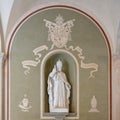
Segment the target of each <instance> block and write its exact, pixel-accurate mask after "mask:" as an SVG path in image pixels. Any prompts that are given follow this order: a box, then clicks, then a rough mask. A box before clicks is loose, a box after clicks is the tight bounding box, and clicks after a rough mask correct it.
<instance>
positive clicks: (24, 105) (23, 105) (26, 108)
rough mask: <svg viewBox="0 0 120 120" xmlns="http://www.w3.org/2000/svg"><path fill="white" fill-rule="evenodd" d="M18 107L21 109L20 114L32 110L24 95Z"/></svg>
mask: <svg viewBox="0 0 120 120" xmlns="http://www.w3.org/2000/svg"><path fill="white" fill-rule="evenodd" d="M18 106H19V108H21V111H22V112H29V109H30V108H32V106H31V105H30V103H29V100H28V98H27V95H26V94H25V95H24V97H23V99H22V101H21V102H20V103H19V105H18Z"/></svg>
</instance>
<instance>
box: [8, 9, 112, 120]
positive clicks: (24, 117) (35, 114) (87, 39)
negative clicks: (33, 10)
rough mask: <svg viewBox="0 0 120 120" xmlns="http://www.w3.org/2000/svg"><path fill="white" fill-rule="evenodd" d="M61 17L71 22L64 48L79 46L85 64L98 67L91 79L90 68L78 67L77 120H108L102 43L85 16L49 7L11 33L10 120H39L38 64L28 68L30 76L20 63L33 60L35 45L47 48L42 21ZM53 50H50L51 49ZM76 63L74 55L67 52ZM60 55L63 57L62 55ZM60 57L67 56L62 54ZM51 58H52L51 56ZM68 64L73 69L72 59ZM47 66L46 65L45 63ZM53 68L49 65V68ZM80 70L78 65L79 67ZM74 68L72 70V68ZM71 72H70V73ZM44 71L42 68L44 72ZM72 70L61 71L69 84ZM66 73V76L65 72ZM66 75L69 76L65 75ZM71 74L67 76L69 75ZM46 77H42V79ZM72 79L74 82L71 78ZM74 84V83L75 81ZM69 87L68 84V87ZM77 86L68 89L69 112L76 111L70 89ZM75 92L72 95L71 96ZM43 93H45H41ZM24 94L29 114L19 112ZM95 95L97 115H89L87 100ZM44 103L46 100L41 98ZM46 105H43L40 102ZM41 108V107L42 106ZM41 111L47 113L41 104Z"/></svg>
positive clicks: (106, 68)
mask: <svg viewBox="0 0 120 120" xmlns="http://www.w3.org/2000/svg"><path fill="white" fill-rule="evenodd" d="M59 14H60V15H62V16H63V18H64V21H68V20H71V19H75V22H74V26H73V27H72V28H71V30H72V33H71V36H72V41H69V42H68V44H67V46H70V45H72V46H74V47H76V46H79V47H80V48H82V49H83V51H82V52H83V55H84V56H85V60H84V62H85V63H96V64H98V65H99V68H98V72H96V73H94V75H95V78H90V79H88V77H89V72H90V71H91V69H83V68H80V72H79V75H80V79H79V82H80V88H79V89H80V91H79V93H78V94H79V96H80V98H79V103H80V105H79V111H80V113H79V114H80V118H79V120H109V103H108V101H109V90H108V89H109V82H110V80H109V76H110V75H109V74H110V72H109V69H110V68H109V65H110V63H109V53H108V49H107V45H106V42H105V41H106V40H105V39H104V36H103V35H102V33H101V32H100V30H99V29H98V28H97V27H96V25H95V24H94V23H93V22H92V21H91V20H89V19H88V18H87V17H86V16H84V15H83V14H81V13H80V12H77V11H75V10H71V9H65V8H51V9H46V10H43V11H40V12H39V13H37V14H35V15H33V16H32V17H30V18H29V19H28V20H27V21H25V23H24V24H23V25H22V26H21V27H20V29H19V30H18V31H17V33H16V34H15V37H14V39H13V42H12V45H11V51H10V120H40V112H41V111H40V97H41V92H40V90H41V88H40V80H41V79H40V65H41V63H40V64H38V65H37V66H36V67H31V69H30V73H29V74H28V75H27V76H25V75H24V70H25V69H24V68H23V67H22V61H24V60H34V59H35V56H34V54H33V52H32V51H33V50H34V49H35V48H37V47H39V46H42V45H47V46H48V47H49V48H50V47H51V45H52V42H50V41H48V29H47V28H46V27H45V22H44V21H43V19H47V20H49V21H52V22H55V21H54V20H55V18H56V16H58V15H59ZM55 49H57V48H54V49H53V50H55ZM63 49H64V48H63ZM70 52H71V53H72V54H73V55H74V56H75V57H76V59H77V60H78V63H79V64H80V59H79V58H78V57H77V54H76V53H75V52H73V51H70ZM47 53H48V51H47V52H45V51H44V52H43V53H42V57H41V60H42V59H43V58H44V57H45V56H46V55H47ZM62 55H63V54H62ZM63 56H64V58H65V56H66V57H67V55H65V54H64V55H63ZM53 58H54V57H53ZM66 60H67V62H68V66H70V62H71V63H72V66H74V64H75V63H74V62H73V59H72V58H71V61H70V62H69V61H68V59H66ZM48 63H49V62H48ZM46 65H47V64H46ZM51 66H53V65H51ZM79 67H80V66H79ZM74 69H76V67H75V68H74ZM74 69H73V70H74ZM45 70H46V69H45ZM71 71H72V70H69V71H68V70H67V71H65V72H66V74H67V75H68V78H69V81H70V82H71V83H73V80H75V81H76V77H75V72H71ZM67 72H68V73H67ZM69 72H70V73H69ZM69 74H71V77H72V78H73V79H71V77H70V76H69ZM46 78H47V77H45V79H46ZM74 78H75V79H74ZM75 83H76V82H75ZM71 85H72V84H71ZM76 85H77V84H74V85H73V88H72V89H73V90H72V96H71V97H73V96H74V97H73V98H71V99H72V100H71V101H72V103H71V104H72V105H71V107H70V111H72V112H76V111H77V110H76V109H77V105H76V94H77V93H76V92H75V91H77V90H74V89H75V88H76ZM74 92H75V93H74ZM44 93H45V94H47V93H46V92H44ZM24 94H27V97H28V98H29V100H30V104H31V105H32V108H31V109H30V111H29V112H25V113H24V112H21V110H20V108H19V107H18V104H19V102H20V101H21V100H22V98H23V95H24ZM93 95H95V96H96V98H97V100H98V106H97V108H98V109H99V110H100V112H99V113H89V112H88V111H89V110H90V108H91V106H90V100H91V98H92V96H93ZM44 99H45V101H47V97H46V98H44ZM44 104H47V103H44ZM43 106H44V105H43ZM45 111H48V105H45Z"/></svg>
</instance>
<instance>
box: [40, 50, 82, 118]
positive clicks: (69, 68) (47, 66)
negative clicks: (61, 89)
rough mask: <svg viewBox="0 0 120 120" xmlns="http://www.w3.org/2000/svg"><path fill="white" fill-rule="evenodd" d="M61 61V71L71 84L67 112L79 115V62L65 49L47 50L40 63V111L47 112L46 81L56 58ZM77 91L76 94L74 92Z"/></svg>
mask: <svg viewBox="0 0 120 120" xmlns="http://www.w3.org/2000/svg"><path fill="white" fill-rule="evenodd" d="M59 59H60V60H61V61H62V63H63V68H62V71H63V72H64V73H65V74H66V76H67V80H68V82H69V83H70V85H71V94H70V105H69V107H70V108H69V112H70V113H76V115H77V116H78V115H79V79H80V78H79V63H78V60H77V59H76V57H75V56H74V55H73V54H72V53H70V52H68V51H66V50H53V51H52V52H49V53H48V54H47V55H46V56H45V58H44V59H43V60H42V63H41V68H40V72H41V78H40V80H41V83H40V84H41V89H42V90H41V94H42V97H41V111H42V114H41V116H43V113H47V112H49V104H48V93H47V85H48V84H47V82H48V75H49V73H50V72H51V71H52V69H53V67H54V65H55V64H56V61H57V60H59ZM74 93H78V94H74Z"/></svg>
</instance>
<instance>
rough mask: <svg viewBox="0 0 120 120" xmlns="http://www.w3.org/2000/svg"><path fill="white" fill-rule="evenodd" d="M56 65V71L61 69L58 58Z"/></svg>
mask: <svg viewBox="0 0 120 120" xmlns="http://www.w3.org/2000/svg"><path fill="white" fill-rule="evenodd" d="M56 67H57V70H58V71H61V70H62V61H61V60H60V59H59V60H58V61H57V63H56Z"/></svg>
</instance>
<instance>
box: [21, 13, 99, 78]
mask: <svg viewBox="0 0 120 120" xmlns="http://www.w3.org/2000/svg"><path fill="white" fill-rule="evenodd" d="M74 21H75V19H72V20H69V21H66V22H64V19H63V17H62V16H61V15H60V14H59V15H58V16H57V17H56V19H55V22H51V21H49V20H47V19H44V20H43V22H45V27H47V28H48V41H49V42H51V43H52V45H51V47H50V48H49V47H48V46H47V45H42V46H39V47H37V48H35V49H34V50H33V53H34V55H35V59H34V60H25V61H22V66H23V68H25V71H24V74H25V75H28V74H29V73H30V69H31V67H36V66H37V65H38V64H39V63H40V62H41V61H42V58H41V56H42V52H43V51H46V54H47V53H48V52H49V51H50V50H51V51H54V50H56V49H64V50H66V51H70V52H71V51H74V52H76V53H77V56H78V57H79V60H80V67H81V68H84V69H89V68H90V69H92V70H91V71H90V74H89V78H92V77H95V76H94V75H93V73H94V72H96V71H98V64H96V63H84V59H85V56H83V53H82V49H81V48H80V47H79V46H75V47H74V46H72V45H71V46H67V43H68V42H69V41H72V38H71V32H72V30H71V28H72V27H73V26H74ZM53 49H54V50H53Z"/></svg>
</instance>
